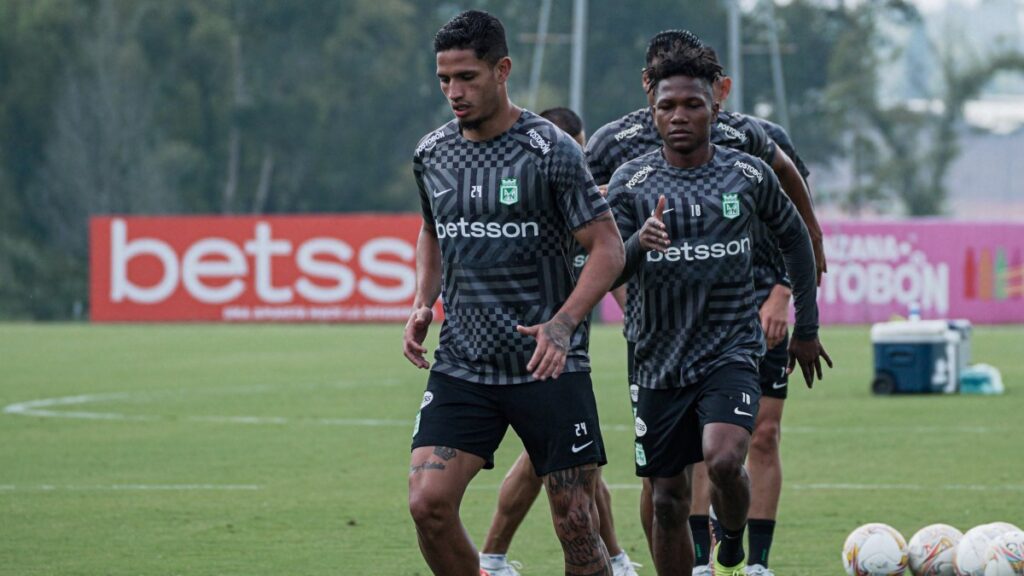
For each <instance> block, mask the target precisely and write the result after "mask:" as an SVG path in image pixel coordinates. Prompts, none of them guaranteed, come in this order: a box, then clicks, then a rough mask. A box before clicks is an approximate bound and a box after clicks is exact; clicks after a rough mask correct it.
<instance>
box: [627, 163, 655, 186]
mask: <svg viewBox="0 0 1024 576" xmlns="http://www.w3.org/2000/svg"><path fill="white" fill-rule="evenodd" d="M651 172H654V166H651V165H647V166H644V167H643V168H641V169H640V170H638V171H637V172H636V174H633V177H632V178H630V179H629V182H626V188H629V189H630V190H632V189H633V187H634V186H636V185H637V184H642V183H643V181H644V180H647V176H648V175H649V174H650V173H651Z"/></svg>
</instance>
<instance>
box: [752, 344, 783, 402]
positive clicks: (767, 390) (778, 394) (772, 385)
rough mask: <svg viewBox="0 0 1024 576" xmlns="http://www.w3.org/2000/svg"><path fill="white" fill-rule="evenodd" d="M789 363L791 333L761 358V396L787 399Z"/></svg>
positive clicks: (759, 370)
mask: <svg viewBox="0 0 1024 576" xmlns="http://www.w3.org/2000/svg"><path fill="white" fill-rule="evenodd" d="M788 365H789V334H788V333H787V334H786V337H785V338H783V339H782V342H780V343H779V345H778V346H776V347H775V348H772V349H771V350H769V351H768V353H767V354H765V355H764V358H762V359H761V366H760V367H759V369H758V372H759V376H760V383H761V396H766V397H768V398H779V399H782V400H785V399H786V394H787V392H789V374H786V368H787V367H788Z"/></svg>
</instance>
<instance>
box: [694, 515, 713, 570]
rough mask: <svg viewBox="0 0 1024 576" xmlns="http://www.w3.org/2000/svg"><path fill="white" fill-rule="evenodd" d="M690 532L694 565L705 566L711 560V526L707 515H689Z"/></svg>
mask: <svg viewBox="0 0 1024 576" xmlns="http://www.w3.org/2000/svg"><path fill="white" fill-rule="evenodd" d="M690 532H691V533H692V534H693V554H694V556H695V557H696V559H695V560H694V563H693V565H694V566H707V565H708V562H710V561H711V528H710V527H709V526H708V517H707V516H695V515H691V516H690Z"/></svg>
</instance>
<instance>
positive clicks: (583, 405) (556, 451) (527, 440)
mask: <svg viewBox="0 0 1024 576" xmlns="http://www.w3.org/2000/svg"><path fill="white" fill-rule="evenodd" d="M501 406H502V410H503V411H504V414H505V417H506V418H508V421H509V422H510V423H511V424H512V428H513V429H514V430H515V431H516V434H518V435H519V437H520V438H521V439H522V441H523V445H524V446H525V447H526V451H527V453H529V456H530V461H531V462H532V463H533V467H534V471H535V472H536V474H537V475H538V476H544V475H546V474H549V473H551V472H554V471H556V470H562V469H567V468H574V467H578V466H583V465H586V464H596V465H603V464H605V462H607V458H606V456H605V450H604V440H603V439H602V437H601V426H600V422H599V420H598V417H597V401H596V400H595V398H594V388H593V385H592V384H591V380H590V374H588V373H585V372H568V373H565V374H562V375H561V376H559V377H558V378H555V379H549V380H545V381H542V382H529V383H526V384H518V385H515V386H507V387H505V389H503V390H502V391H501Z"/></svg>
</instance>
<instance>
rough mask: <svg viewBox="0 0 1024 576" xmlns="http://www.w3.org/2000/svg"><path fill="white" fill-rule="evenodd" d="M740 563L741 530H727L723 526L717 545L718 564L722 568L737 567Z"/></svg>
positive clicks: (741, 556)
mask: <svg viewBox="0 0 1024 576" xmlns="http://www.w3.org/2000/svg"><path fill="white" fill-rule="evenodd" d="M744 528H745V527H744ZM741 562H743V528H740V529H739V530H729V529H728V528H726V527H724V526H723V527H722V540H721V542H719V544H718V563H719V564H721V565H723V566H737V565H739V564H740V563H741Z"/></svg>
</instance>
